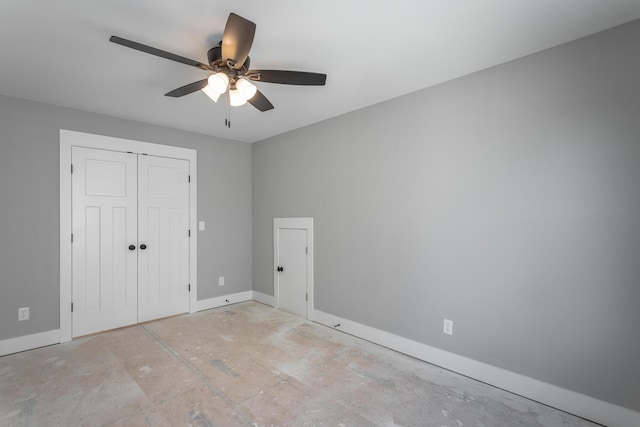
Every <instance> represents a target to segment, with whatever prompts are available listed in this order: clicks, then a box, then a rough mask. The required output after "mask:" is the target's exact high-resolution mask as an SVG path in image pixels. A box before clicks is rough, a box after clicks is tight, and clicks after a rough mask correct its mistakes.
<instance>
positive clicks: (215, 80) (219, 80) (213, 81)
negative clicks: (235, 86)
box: [207, 73, 229, 95]
mask: <svg viewBox="0 0 640 427" xmlns="http://www.w3.org/2000/svg"><path fill="white" fill-rule="evenodd" d="M207 83H209V85H208V86H209V88H210V89H211V91H212V92H213V93H217V94H218V95H219V94H221V93H224V92H225V91H226V90H227V86H229V76H227V75H226V74H225V73H216V74H212V75H210V76H209V79H208V80H207Z"/></svg>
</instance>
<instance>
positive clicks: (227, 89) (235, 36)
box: [109, 13, 327, 127]
mask: <svg viewBox="0 0 640 427" xmlns="http://www.w3.org/2000/svg"><path fill="white" fill-rule="evenodd" d="M255 32H256V24H255V23H253V22H251V21H249V20H248V19H245V18H243V17H241V16H239V15H236V14H235V13H231V14H229V18H228V19H227V24H226V26H225V28H224V33H223V35H222V40H221V41H220V43H219V44H218V46H214V47H212V48H211V49H209V51H208V52H207V59H208V62H209V65H207V64H203V63H201V62H198V61H194V60H192V59H189V58H185V57H183V56H180V55H176V54H173V53H170V52H166V51H164V50H160V49H156V48H154V47H151V46H146V45H144V44H141V43H137V42H134V41H131V40H126V39H123V38H120V37H116V36H111V37H110V38H109V41H111V42H113V43H116V44H119V45H122V46H125V47H128V48H131V49H136V50H139V51H141V52H146V53H150V54H151V55H156V56H159V57H161V58H165V59H169V60H171V61H176V62H180V63H182V64H186V65H190V66H193V67H196V68H199V69H201V70H204V71H209V72H211V73H212V74H211V75H210V76H209V77H208V78H206V79H203V80H198V81H197V82H193V83H189V84H188V85H185V86H182V87H179V88H178V89H175V90H172V91H171V92H168V93H166V94H165V96H171V97H180V96H184V95H188V94H190V93H193V92H196V91H198V90H202V91H203V92H204V93H206V94H207V95H208V96H209V97H210V98H211V99H213V100H214V101H217V100H218V98H219V97H220V95H222V94H224V93H227V94H228V101H229V105H231V106H239V105H244V104H245V103H247V102H248V103H249V104H251V105H253V106H254V107H255V108H257V109H258V110H260V111H268V110H271V109H273V108H274V107H273V104H271V102H270V101H269V100H268V99H267V97H266V96H264V95H263V94H262V92H260V91H259V90H258V89H257V88H256V86H255V85H254V84H253V83H252V82H264V83H279V84H285V85H302V86H324V84H325V82H326V79H327V75H326V74H320V73H309V72H304V71H285V70H250V69H249V65H250V62H251V60H250V58H249V50H251V45H252V44H253V37H254V35H255ZM225 124H227V126H228V127H230V123H228V119H227V123H225Z"/></svg>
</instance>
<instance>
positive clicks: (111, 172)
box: [72, 147, 137, 336]
mask: <svg viewBox="0 0 640 427" xmlns="http://www.w3.org/2000/svg"><path fill="white" fill-rule="evenodd" d="M72 162H73V167H74V173H73V175H72V200H73V210H72V217H73V218H72V224H73V226H72V227H73V236H74V242H73V272H72V275H73V277H72V279H73V285H72V287H73V290H72V301H73V324H72V328H73V330H72V334H73V336H79V335H86V334H90V333H94V332H98V331H103V330H107V329H113V328H118V327H121V326H125V325H130V324H133V323H136V322H137V286H136V281H137V259H136V258H137V253H136V252H137V251H136V250H133V251H131V250H129V249H128V246H129V245H130V244H133V245H136V241H137V226H136V224H137V218H136V207H137V178H136V176H137V162H136V156H135V155H131V154H127V153H116V152H111V151H104V150H96V149H88V148H79V147H73V149H72Z"/></svg>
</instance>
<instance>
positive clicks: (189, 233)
mask: <svg viewBox="0 0 640 427" xmlns="http://www.w3.org/2000/svg"><path fill="white" fill-rule="evenodd" d="M187 234H188V235H189V237H191V229H189V232H188V233H187Z"/></svg>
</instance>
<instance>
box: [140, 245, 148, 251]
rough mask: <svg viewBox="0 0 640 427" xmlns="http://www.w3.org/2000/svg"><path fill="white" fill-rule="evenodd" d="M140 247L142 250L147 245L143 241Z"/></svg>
mask: <svg viewBox="0 0 640 427" xmlns="http://www.w3.org/2000/svg"><path fill="white" fill-rule="evenodd" d="M140 249H142V250H143V251H144V250H145V249H147V245H145V244H144V243H143V244H141V245H140Z"/></svg>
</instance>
